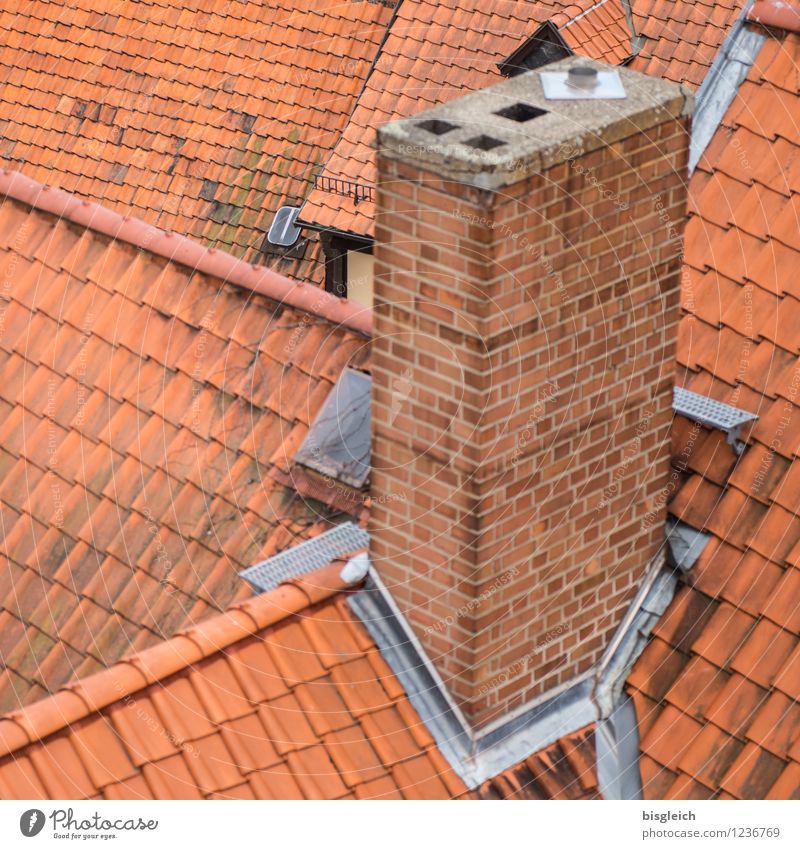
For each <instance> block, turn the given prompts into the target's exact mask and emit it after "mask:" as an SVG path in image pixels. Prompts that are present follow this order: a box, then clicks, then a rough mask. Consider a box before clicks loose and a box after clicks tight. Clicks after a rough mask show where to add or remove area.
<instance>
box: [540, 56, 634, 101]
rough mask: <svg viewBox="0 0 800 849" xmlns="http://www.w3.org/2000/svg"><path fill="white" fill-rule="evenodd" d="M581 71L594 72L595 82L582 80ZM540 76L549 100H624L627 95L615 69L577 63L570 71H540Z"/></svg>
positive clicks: (545, 94)
mask: <svg viewBox="0 0 800 849" xmlns="http://www.w3.org/2000/svg"><path fill="white" fill-rule="evenodd" d="M581 71H585V72H587V73H589V72H593V78H594V79H593V84H592V83H591V82H581V81H580V78H579V72H581ZM539 78H540V79H541V81H542V90H543V91H544V96H545V98H546V99H547V100H624V99H625V97H626V96H627V95H626V94H625V87H624V86H623V85H622V80H621V79H620V75H619V72H618V71H614V70H612V71H598V70H597V69H596V68H593V67H590V66H582V65H577V66H575V67H574V68H570V69H569V71H540V72H539ZM579 82H580V84H578V83H579Z"/></svg>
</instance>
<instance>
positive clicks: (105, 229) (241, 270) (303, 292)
mask: <svg viewBox="0 0 800 849" xmlns="http://www.w3.org/2000/svg"><path fill="white" fill-rule="evenodd" d="M0 196H2V197H7V198H11V199H13V200H16V201H19V202H20V203H24V204H27V205H29V206H31V207H33V208H34V209H37V210H39V211H41V212H46V213H50V214H52V215H57V216H58V217H59V220H64V219H66V220H68V221H71V222H73V223H74V224H78V225H79V226H82V227H86V228H87V229H90V230H93V231H95V232H97V233H101V234H103V235H105V236H110V237H111V238H112V239H114V240H116V241H121V242H125V243H127V244H130V245H133V246H134V247H137V248H146V249H147V251H149V252H150V253H151V254H155V255H157V256H161V257H164V258H166V259H168V260H170V261H171V262H174V263H177V264H179V265H183V266H186V267H188V268H191V269H193V270H195V271H200V272H202V273H204V274H208V275H210V276H212V277H217V278H219V279H221V280H224V281H225V282H228V283H234V284H236V285H238V286H242V287H243V288H245V289H249V290H251V291H253V292H258V293H259V294H261V295H264V296H265V297H267V298H270V299H272V300H274V301H277V302H278V303H280V304H287V305H288V306H291V307H295V308H296V309H299V310H302V311H303V312H307V313H311V314H313V315H318V316H320V317H321V318H325V319H327V320H328V321H331V322H333V323H335V324H336V325H339V326H344V327H348V328H350V329H351V330H354V331H356V332H359V333H363V334H365V335H370V333H371V332H372V311H371V310H370V309H369V308H366V307H363V306H361V305H359V304H356V303H354V302H351V301H346V300H342V299H340V298H337V297H336V296H335V295H333V294H331V293H330V292H325V291H323V290H322V289H319V288H317V287H316V286H309V285H306V284H304V283H301V282H295V281H292V280H290V279H289V278H288V277H285V276H284V275H282V274H278V273H277V272H275V271H272V270H271V269H269V268H267V267H266V266H258V265H251V264H250V263H247V262H245V261H244V260H242V259H239V258H237V257H235V256H233V254H229V253H227V252H226V251H222V250H219V249H218V248H207V247H204V246H203V245H201V244H200V243H199V242H196V241H194V240H193V239H190V238H189V237H188V236H182V235H178V234H176V233H173V232H170V231H165V230H162V229H160V228H159V227H155V226H153V225H152V224H146V223H145V222H144V221H142V220H140V219H138V218H134V217H131V216H124V215H121V214H120V213H118V212H114V211H113V210H111V209H109V208H107V207H104V206H102V205H101V204H98V203H95V202H93V201H89V200H81V199H80V198H79V197H77V196H76V195H74V194H70V193H69V192H65V191H63V190H62V189H57V188H53V187H51V186H47V185H44V184H43V183H40V182H38V181H37V180H33V179H31V178H30V177H27V176H25V175H24V174H22V173H20V172H19V171H11V170H9V169H3V170H2V171H0Z"/></svg>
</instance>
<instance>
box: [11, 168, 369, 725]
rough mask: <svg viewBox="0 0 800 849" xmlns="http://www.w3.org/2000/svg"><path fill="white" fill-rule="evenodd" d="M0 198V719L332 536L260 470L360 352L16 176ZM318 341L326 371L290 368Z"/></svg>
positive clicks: (197, 255)
mask: <svg viewBox="0 0 800 849" xmlns="http://www.w3.org/2000/svg"><path fill="white" fill-rule="evenodd" d="M0 191H2V192H3V193H4V194H6V198H5V200H4V202H3V203H2V206H0V232H1V233H2V238H3V247H2V256H1V257H0V262H2V263H3V264H4V267H5V269H6V273H5V276H4V280H5V281H6V283H5V289H4V299H3V301H2V303H0V369H2V371H3V374H4V379H3V381H2V382H1V383H2V389H0V395H2V403H4V404H5V405H7V406H6V407H5V408H4V413H5V415H4V416H3V423H2V426H1V427H0V430H1V431H2V432H0V446H2V456H3V457H4V464H7V468H6V470H5V471H6V473H5V474H4V475H3V482H2V486H0V497H2V499H3V504H4V508H3V509H4V516H3V525H2V541H1V542H0V560H1V561H2V575H3V587H2V589H3V593H2V607H0V610H2V615H3V617H4V618H6V619H7V622H6V627H5V628H4V634H5V637H4V640H3V645H2V665H3V669H4V675H3V676H2V677H0V710H3V711H5V710H11V709H15V708H18V707H19V706H20V704H24V703H27V702H30V701H31V700H33V699H38V698H40V697H41V696H42V695H43V693H45V692H46V691H48V690H53V689H57V688H58V687H59V686H62V685H63V684H64V683H66V682H67V681H68V680H71V679H74V678H75V677H76V676H79V677H82V676H84V675H86V674H89V673H90V672H94V671H96V670H97V669H98V668H102V666H107V665H109V664H112V663H114V662H116V661H117V660H119V658H120V657H121V656H122V655H123V654H124V653H125V652H126V651H128V650H129V649H131V648H133V649H136V650H138V649H140V648H142V647H144V646H147V645H152V644H153V643H155V642H156V641H157V640H159V639H161V638H163V637H165V636H170V635H171V634H173V633H175V631H176V630H178V629H179V628H181V627H185V625H186V624H187V623H190V622H192V621H194V620H195V619H198V618H203V617H204V616H206V615H207V614H208V612H210V611H212V610H213V609H216V610H220V609H223V608H224V607H226V606H227V605H228V604H229V603H231V602H232V601H233V600H235V598H237V597H240V596H241V593H242V591H243V590H244V591H247V590H246V587H244V586H243V582H242V581H241V580H240V579H239V577H238V573H239V571H241V569H243V568H245V567H247V566H251V565H253V563H254V562H257V560H258V559H260V558H261V557H262V556H266V555H267V554H269V553H273V551H274V549H275V548H276V547H277V546H280V547H285V546H287V545H290V544H291V543H292V541H293V540H299V539H303V538H304V537H306V536H308V535H313V534H315V533H319V532H320V531H321V530H324V529H325V528H326V527H328V526H329V525H330V520H331V518H332V517H333V511H332V510H330V509H329V508H327V507H325V506H324V505H320V504H317V503H312V502H310V501H308V500H306V499H304V498H302V497H301V496H299V495H298V494H297V493H296V492H295V491H294V490H293V489H292V488H291V486H282V485H280V484H278V483H276V482H275V481H274V480H273V479H272V478H271V477H270V476H269V472H270V469H271V468H272V464H273V462H278V461H277V460H273V459H271V458H272V457H273V455H274V454H275V453H276V449H277V448H278V447H279V446H281V443H282V442H283V441H284V440H287V441H288V440H290V439H291V435H292V434H294V433H297V432H299V431H298V429H299V428H302V429H303V430H304V429H305V427H306V425H305V424H303V423H302V422H307V421H308V420H309V419H310V417H312V416H313V415H314V414H315V412H316V409H317V408H318V407H319V405H320V404H321V402H322V401H323V400H324V397H325V395H326V394H327V390H328V389H329V388H330V387H331V386H332V383H333V381H334V380H335V379H336V377H337V376H338V373H339V372H340V371H341V369H342V368H344V367H345V365H347V363H348V361H349V358H350V356H351V355H352V354H354V353H355V352H357V351H358V350H359V348H360V347H363V346H364V345H365V344H367V343H366V340H365V338H364V337H363V336H360V335H357V334H355V333H354V332H352V331H351V330H348V329H347V328H346V327H345V326H343V325H342V323H341V321H342V320H344V321H345V322H351V321H355V325H356V326H359V321H361V320H364V321H365V322H366V323H362V324H361V325H360V327H361V328H362V329H368V321H366V314H365V313H363V312H362V313H361V316H362V319H361V320H360V319H358V318H356V313H355V312H353V311H352V309H351V308H350V307H348V306H347V305H344V304H342V303H341V302H339V301H338V300H337V299H335V298H333V297H332V296H330V297H328V296H326V295H325V293H320V292H318V291H316V292H315V293H314V294H313V295H312V293H311V290H309V289H308V287H303V286H299V285H298V284H295V283H292V282H291V281H289V280H287V279H286V278H283V277H281V276H280V275H277V274H275V273H274V272H271V271H268V270H267V269H263V268H261V269H256V270H254V269H253V268H252V267H251V266H249V265H247V264H245V263H242V262H241V261H240V260H236V259H235V258H234V257H232V256H230V255H227V254H224V253H222V252H219V251H216V252H211V251H208V250H206V249H205V248H203V247H202V246H200V245H198V244H196V243H193V242H191V241H190V240H189V239H186V238H185V237H181V236H177V235H174V236H168V235H166V234H165V233H164V232H163V231H160V230H157V229H155V228H153V227H149V226H148V225H145V224H143V223H142V222H139V221H136V220H134V219H127V218H125V219H123V218H121V217H120V216H118V215H116V214H114V213H111V212H109V211H108V210H105V209H102V208H100V207H97V206H96V205H94V204H91V203H89V202H86V201H80V200H78V199H76V198H74V197H73V196H69V195H66V194H65V193H63V192H60V191H58V190H54V189H49V190H48V189H46V188H43V187H41V186H40V185H38V184H35V183H34V182H32V181H31V180H29V179H26V178H22V177H21V175H19V174H13V173H10V172H4V173H2V174H0ZM31 203H33V204H35V205H36V206H35V207H31V206H30V205H29V204H31ZM87 225H88V227H87ZM170 257H175V258H176V260H177V261H170V259H169V258H170ZM183 263H185V264H183ZM192 269H195V271H194V272H193V271H192ZM223 278H224V279H225V280H223ZM225 281H227V282H225ZM248 282H251V283H252V284H253V285H252V286H248V285H247V283H248ZM237 284H238V285H237ZM261 293H263V294H261ZM265 295H266V297H265ZM281 302H282V303H281ZM23 303H24V304H26V305H27V306H26V307H25V309H26V312H25V313H21V312H20V310H22V309H23ZM292 303H295V304H297V305H298V306H301V307H303V306H305V308H306V309H309V307H316V308H317V314H316V315H314V314H312V313H308V312H305V313H304V312H300V311H298V310H297V309H295V308H293V307H292V306H290V304H292ZM351 313H352V315H351ZM326 314H327V315H328V316H329V317H337V318H335V322H336V323H328V322H327V321H326V320H325V318H324V316H325V315H326ZM37 318H43V319H46V320H47V321H48V322H49V325H47V326H42V327H39V326H36V319H37ZM26 322H27V323H26ZM337 325H338V326H337ZM328 336H332V337H335V344H336V345H338V349H337V356H336V357H333V356H332V357H328V358H327V359H326V360H325V361H324V362H320V361H317V360H314V359H313V358H308V359H305V360H304V361H303V367H304V369H305V371H301V370H300V368H299V367H297V366H294V365H292V364H291V362H290V360H291V358H292V356H294V354H295V352H296V349H297V348H298V347H303V348H304V349H305V345H306V344H307V343H310V344H311V346H312V348H314V349H320V348H323V347H325V346H326V345H327V344H328V341H329V340H328V339H327V337H328ZM34 343H35V344H34ZM298 375H302V380H300V381H298V380H297V376H298ZM283 383H286V384H289V383H291V384H292V386H293V387H294V388H293V389H292V390H291V391H287V392H286V393H284V394H282V393H281V392H280V389H281V385H282V384H283ZM301 407H304V408H305V409H304V410H303V412H302V413H301V411H300V409H301ZM301 419H302V421H301ZM265 436H267V437H268V438H266V439H265V438H262V437H265ZM287 445H288V442H287ZM287 450H288V449H287ZM256 493H261V494H262V495H263V496H264V497H265V498H266V501H262V502H259V505H258V507H257V508H256V510H253V509H251V508H250V507H249V505H250V504H255V501H256V498H255V495H256ZM6 579H8V580H9V583H8V585H6V583H5V581H6Z"/></svg>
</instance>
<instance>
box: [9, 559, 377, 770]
mask: <svg viewBox="0 0 800 849" xmlns="http://www.w3.org/2000/svg"><path fill="white" fill-rule="evenodd" d="M350 556H351V555H346V556H345V557H342V558H338V559H336V560H334V561H332V562H331V563H329V564H327V565H326V566H322V567H321V568H319V569H316V570H314V571H313V572H309V573H307V574H305V575H302V576H300V577H297V578H291V579H287V580H286V581H283V582H282V583H281V584H279V585H278V586H277V587H276V588H275V589H273V590H270V591H269V592H266V593H262V594H261V595H257V596H254V597H253V598H248V599H246V600H245V601H243V602H240V603H239V604H235V605H233V606H232V607H230V608H228V610H226V611H225V612H223V613H220V614H218V615H217V616H214V617H212V618H210V619H207V620H205V621H203V622H201V623H199V624H198V625H195V626H193V627H192V628H189V629H187V630H185V631H180V632H178V633H177V634H175V635H174V636H173V637H170V638H169V639H167V640H164V641H163V642H161V643H158V644H156V645H155V646H151V647H150V648H148V649H144V650H143V651H141V652H138V653H136V654H135V655H132V656H130V657H128V658H124V659H123V660H120V661H118V662H117V663H115V664H114V665H113V666H110V667H108V669H103V670H102V671H100V672H96V673H95V674H94V675H90V676H88V677H87V678H83V679H79V680H78V681H75V682H74V683H72V684H69V685H67V686H66V687H63V688H62V689H60V690H59V691H58V692H56V693H54V694H52V695H50V696H46V697H44V698H42V699H40V700H39V701H37V702H34V703H33V704H31V705H27V706H26V707H24V708H21V709H20V710H17V711H12V712H11V713H8V714H5V715H4V716H0V758H2V757H5V756H6V755H9V754H11V753H12V752H15V751H17V750H18V749H22V748H24V747H25V746H27V745H29V744H31V743H34V742H36V741H38V740H43V739H45V738H46V737H49V736H51V735H52V734H54V733H56V732H57V731H61V730H62V729H64V728H65V727H67V726H69V725H71V724H72V723H75V722H79V721H80V720H82V719H86V718H87V717H89V716H91V715H92V714H94V713H97V712H99V711H101V710H102V709H103V708H106V707H108V706H109V705H111V704H113V703H114V702H118V701H121V700H124V699H127V698H129V697H130V696H131V695H133V694H134V693H136V692H138V691H139V690H142V689H144V688H145V687H149V686H150V685H151V684H154V683H156V682H158V681H161V680H163V679H165V678H168V677H169V676H171V675H173V674H174V673H176V672H178V671H180V670H181V669H184V668H186V667H187V666H192V665H194V664H195V663H199V662H200V661H201V660H204V659H205V658H207V657H210V656H212V655H214V654H216V653H217V652H220V651H222V650H224V649H226V648H228V647H229V646H232V645H234V644H235V643H237V642H239V641H240V640H243V639H245V638H247V637H249V636H252V635H253V634H256V633H258V632H259V631H262V630H264V629H265V628H267V627H269V626H271V625H276V624H277V623H279V622H282V621H283V620H284V619H288V618H289V617H290V616H294V615H296V614H298V613H300V611H302V610H304V609H305V608H307V607H310V606H311V605H314V604H317V603H319V602H321V601H326V600H327V599H329V598H332V597H333V596H335V595H337V594H338V593H340V592H344V591H346V590H349V589H353V588H354V587H356V586H358V585H359V584H360V583H361V582H362V580H363V575H361V576H360V577H358V576H356V580H354V581H353V580H348V574H347V573H346V572H343V566H344V565H345V564H346V563H347V561H348V560H349V559H350Z"/></svg>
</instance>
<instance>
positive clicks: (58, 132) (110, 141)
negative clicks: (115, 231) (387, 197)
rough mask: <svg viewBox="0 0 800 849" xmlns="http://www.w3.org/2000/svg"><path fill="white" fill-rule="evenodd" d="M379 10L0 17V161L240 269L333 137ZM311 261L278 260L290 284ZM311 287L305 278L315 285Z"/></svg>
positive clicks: (144, 1) (77, 7) (170, 7)
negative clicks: (218, 251)
mask: <svg viewBox="0 0 800 849" xmlns="http://www.w3.org/2000/svg"><path fill="white" fill-rule="evenodd" d="M390 15H391V9H390V8H389V7H388V4H386V3H381V2H375V3H373V2H357V3H337V2H331V0H311V2H310V3H309V2H304V3H297V2H293V1H292V0H280V2H271V3H262V2H257V0H236V2H227V3H214V4H208V3H197V2H186V0H180V2H178V3H167V4H164V3H161V2H158V0H122V1H121V2H114V3H106V2H101V3H98V2H96V0H78V2H72V3H70V4H69V5H68V6H66V5H65V4H63V3H59V2H52V0H34V2H27V3H24V4H13V8H6V9H4V10H3V11H2V14H0V114H2V119H0V157H2V158H4V159H6V160H10V161H12V162H14V163H19V166H20V167H21V168H22V169H23V170H24V171H25V173H27V174H28V175H29V176H31V177H34V178H35V179H37V180H39V181H41V182H51V183H54V184H57V185H60V186H61V187H62V188H64V189H66V190H67V191H70V192H76V193H78V194H79V195H81V196H83V197H87V198H91V199H93V200H97V201H102V202H103V203H105V204H112V205H114V206H115V207H116V208H118V209H120V210H125V211H132V212H133V214H135V215H137V216H139V217H141V218H143V219H144V220H145V221H148V222H149V223H151V224H157V225H158V226H160V227H164V228H166V229H170V230H174V231H176V232H179V233H185V234H188V235H191V236H193V237H195V238H198V239H201V240H202V241H203V242H205V243H207V244H212V245H219V246H223V247H225V248H226V249H228V250H230V251H232V252H233V253H235V254H236V255H237V256H243V257H246V258H248V259H250V260H252V261H255V260H256V259H259V260H260V259H262V257H260V255H259V249H260V247H261V243H262V241H263V238H264V234H265V233H266V232H267V230H268V229H269V225H270V223H271V221H272V218H273V215H274V213H275V211H276V210H277V209H278V208H279V207H280V206H283V205H284V204H291V205H299V204H300V202H301V201H302V200H303V198H304V197H305V195H306V192H307V191H308V188H309V186H310V181H311V179H312V177H313V171H314V169H315V168H317V167H319V166H321V164H322V162H323V161H324V158H325V156H326V155H327V153H328V152H329V151H330V150H331V148H332V147H333V145H334V143H335V142H336V140H337V139H338V137H339V134H340V133H341V131H342V129H343V128H344V126H345V123H346V121H347V118H348V116H349V115H350V112H351V111H352V108H353V105H354V103H355V98H356V97H357V95H358V93H359V92H360V90H361V87H362V84H363V80H364V77H365V75H366V73H367V71H368V69H369V67H370V63H371V61H372V58H373V55H374V53H375V50H376V48H377V45H378V43H379V41H380V38H381V37H382V34H383V31H384V29H385V25H386V23H387V21H388V20H389V17H390ZM314 260H315V254H314V253H313V252H309V253H308V254H307V255H306V257H305V259H304V260H300V261H296V262H295V261H289V260H285V261H283V262H281V263H280V264H279V265H280V267H281V270H283V271H285V272H287V273H292V274H293V276H295V277H298V279H306V278H309V277H311V276H313V275H314V273H315V272H314V270H313V269H312V267H311V264H313V262H314ZM317 271H318V270H317Z"/></svg>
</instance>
